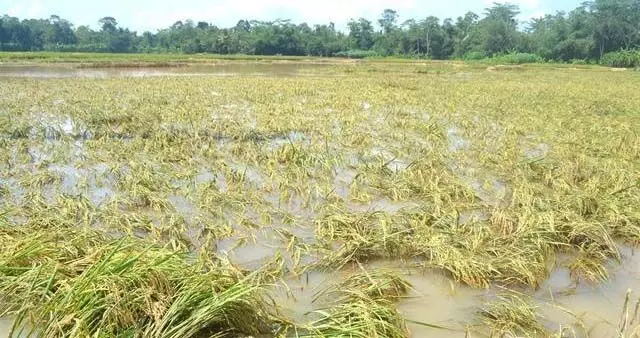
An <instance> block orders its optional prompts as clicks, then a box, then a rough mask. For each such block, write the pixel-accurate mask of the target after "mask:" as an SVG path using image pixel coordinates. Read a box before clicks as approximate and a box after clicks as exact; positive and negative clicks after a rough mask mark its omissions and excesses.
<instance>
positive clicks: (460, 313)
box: [400, 247, 640, 338]
mask: <svg viewBox="0 0 640 338" xmlns="http://www.w3.org/2000/svg"><path fill="white" fill-rule="evenodd" d="M622 256H623V261H622V264H621V265H612V266H611V279H610V280H609V281H607V282H605V283H603V284H602V285H599V286H591V285H584V284H578V285H576V284H575V283H574V282H573V281H572V280H571V278H570V277H569V271H568V269H566V268H559V269H557V270H555V271H554V272H552V274H551V276H550V278H549V279H548V280H547V281H546V282H545V283H544V284H543V285H542V286H541V287H540V289H538V290H537V291H527V292H525V293H527V294H530V295H531V296H532V297H533V300H534V304H535V305H536V306H538V313H539V314H540V315H541V316H542V318H541V322H542V323H543V324H544V325H545V326H546V327H547V328H548V329H549V330H550V331H551V332H553V333H558V332H560V330H561V328H565V332H566V333H568V332H570V333H569V335H568V336H570V337H573V336H574V333H575V336H576V337H615V336H616V334H617V330H618V323H619V321H620V318H621V314H622V311H623V306H624V301H625V297H626V294H627V291H628V290H632V291H635V292H634V293H633V294H632V297H631V301H630V305H629V308H630V309H629V312H631V314H632V313H633V307H634V306H635V304H636V302H637V301H638V299H639V298H638V297H640V253H635V254H634V252H633V250H632V249H630V248H628V247H623V249H622ZM407 279H408V280H409V281H410V282H411V283H412V284H413V287H414V289H415V290H414V291H413V292H412V294H411V295H410V296H411V298H409V299H407V300H405V301H403V302H402V303H401V304H400V311H401V312H402V313H403V314H404V315H405V316H406V318H407V319H408V320H409V321H410V322H409V327H410V329H411V331H412V334H413V337H443V338H444V337H465V334H466V327H467V325H470V324H471V325H472V324H478V322H477V320H478V316H477V313H478V311H479V310H480V309H481V308H482V307H483V305H484V304H486V303H487V302H489V301H491V300H492V299H494V297H495V295H496V294H497V292H500V290H479V289H471V288H468V287H464V286H459V285H456V284H454V283H452V282H451V281H450V280H449V279H448V278H446V277H444V276H441V275H438V274H434V273H427V274H412V275H408V276H407ZM411 321H417V322H425V323H428V324H433V325H438V326H443V327H446V328H448V329H450V330H442V329H434V328H429V327H425V326H422V325H419V324H415V323H411ZM636 325H637V323H636Z"/></svg>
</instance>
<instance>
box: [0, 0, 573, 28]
mask: <svg viewBox="0 0 640 338" xmlns="http://www.w3.org/2000/svg"><path fill="white" fill-rule="evenodd" d="M492 2H493V0H449V1H443V0H319V1H318V0H313V1H308V0H108V1H105V0H100V1H95V0H0V15H2V14H9V15H11V16H17V17H19V18H45V17H49V15H51V14H56V15H59V16H61V17H63V18H65V19H68V20H70V21H71V22H73V23H74V24H76V25H90V26H92V27H97V21H98V19H99V18H101V17H103V16H112V17H115V18H116V19H117V20H118V22H119V23H120V25H121V26H123V27H129V28H131V29H133V30H137V31H144V30H151V31H155V30H157V29H159V28H165V27H168V26H170V25H171V24H173V23H174V22H176V21H178V20H185V19H193V20H194V21H196V22H197V21H207V22H211V23H214V24H216V25H218V26H220V27H229V26H233V25H235V23H236V22H237V21H238V20H240V19H260V20H275V19H278V18H282V19H292V20H293V21H294V22H303V21H304V22H308V23H310V24H316V23H329V22H334V23H336V25H337V26H338V28H344V27H346V23H347V22H348V21H349V19H350V18H357V17H366V18H368V19H370V20H376V19H377V18H378V16H379V14H380V13H381V12H382V11H383V10H384V9H385V8H392V9H395V10H397V11H398V13H399V14H400V22H402V21H404V20H406V19H409V18H424V17H427V16H429V15H435V16H437V17H440V18H446V17H452V18H455V17H458V16H460V15H463V14H464V13H465V12H467V11H469V10H471V11H474V12H476V13H481V12H482V10H483V9H484V8H485V7H487V6H489V5H490V4H491V3H492ZM509 2H510V3H513V4H517V5H519V6H520V8H521V12H522V14H521V15H520V20H523V21H524V20H528V19H530V18H532V17H536V16H541V15H542V14H544V13H553V12H555V11H557V10H565V11H568V10H571V9H573V8H575V7H577V6H578V4H579V3H580V2H582V0H578V1H575V0H573V1H570V0H511V1H509Z"/></svg>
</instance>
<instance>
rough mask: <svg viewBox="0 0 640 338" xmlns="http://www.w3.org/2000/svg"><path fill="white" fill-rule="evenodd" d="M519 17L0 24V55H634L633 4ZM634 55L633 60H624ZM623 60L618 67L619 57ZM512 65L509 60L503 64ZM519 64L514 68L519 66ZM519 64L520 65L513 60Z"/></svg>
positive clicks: (498, 7)
mask: <svg viewBox="0 0 640 338" xmlns="http://www.w3.org/2000/svg"><path fill="white" fill-rule="evenodd" d="M518 14H519V8H518V6H516V5H511V4H497V3H496V4H494V5H493V6H491V7H489V8H487V9H486V11H485V12H484V13H483V15H482V16H480V15H478V14H476V13H472V12H469V13H466V14H465V15H464V16H460V17H458V18H457V19H456V20H453V19H444V20H441V19H439V18H437V17H433V16H429V17H427V18H424V19H420V18H415V19H411V20H407V21H405V22H402V23H399V22H398V13H397V12H396V11H394V10H391V9H387V10H385V11H384V12H383V13H382V15H381V16H380V19H379V20H378V22H377V23H378V26H379V27H376V25H375V24H374V23H373V22H371V21H369V20H367V19H365V18H359V19H353V20H351V21H350V22H349V23H348V30H347V32H341V31H339V30H337V29H336V27H335V25H334V24H333V23H330V24H327V25H314V26H311V25H309V24H307V23H300V24H294V23H292V22H290V21H289V20H278V21H274V22H263V21H247V20H240V21H239V22H238V23H237V25H235V26H234V27H229V28H220V27H217V26H216V25H215V24H212V23H208V22H198V23H194V22H192V21H190V20H186V21H184V22H183V21H178V22H176V23H174V24H173V25H172V26H171V27H168V28H166V29H161V30H159V31H158V32H156V33H152V32H144V33H142V34H138V33H137V32H134V31H131V30H129V29H127V28H122V27H119V26H118V22H117V20H116V19H115V18H112V17H104V18H102V19H100V21H99V24H100V29H99V30H97V31H96V30H93V29H91V28H90V27H87V26H79V27H74V26H73V24H72V23H70V22H68V21H66V20H64V19H62V18H60V17H58V16H55V15H54V16H51V17H50V18H49V19H24V20H20V19H18V18H14V17H9V16H3V17H0V50H4V51H42V50H45V51H70V52H71V51H73V52H111V53H167V52H169V53H176V52H177V53H187V54H193V53H210V54H220V55H224V54H247V55H289V56H291V55H299V56H302V55H309V56H343V57H352V58H363V57H372V56H391V55H393V56H402V57H412V58H428V59H452V58H457V59H469V58H485V57H494V56H500V55H504V54H514V53H527V54H532V55H533V56H532V58H529V59H527V60H526V61H527V62H530V61H538V60H542V59H544V60H553V61H562V62H580V60H581V62H584V61H586V60H602V59H603V58H604V57H605V54H607V53H613V52H618V51H620V50H635V49H637V48H639V47H640V27H639V26H638V24H637V23H638V22H640V3H639V2H638V1H637V0H595V1H591V2H585V3H583V4H582V5H580V6H578V7H577V8H576V9H574V10H573V11H571V12H569V13H564V12H558V13H556V14H547V15H545V16H544V17H540V18H534V19H532V20H531V21H529V22H526V23H520V22H518V21H517V16H518ZM631 56H633V60H632V61H628V58H629V57H631ZM620 57H624V61H617V60H616V59H617V58H620ZM620 57H618V56H614V55H609V56H608V57H606V58H604V60H603V62H604V63H605V64H609V65H614V66H634V65H637V64H638V63H640V62H639V61H638V58H639V57H638V53H637V52H633V53H624V54H623V55H622V56H620ZM509 60H511V59H509ZM516 61H517V60H516ZM520 61H525V60H524V59H520Z"/></svg>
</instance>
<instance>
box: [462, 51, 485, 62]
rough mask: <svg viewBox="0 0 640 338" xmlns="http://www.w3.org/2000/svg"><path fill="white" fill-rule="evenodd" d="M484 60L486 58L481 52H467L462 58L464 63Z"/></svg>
mask: <svg viewBox="0 0 640 338" xmlns="http://www.w3.org/2000/svg"><path fill="white" fill-rule="evenodd" d="M484 58H486V56H485V55H484V53H483V52H467V53H465V54H464V56H463V57H462V59H464V60H466V61H473V60H482V59H484Z"/></svg>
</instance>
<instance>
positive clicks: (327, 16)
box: [133, 0, 424, 29]
mask: <svg viewBox="0 0 640 338" xmlns="http://www.w3.org/2000/svg"><path fill="white" fill-rule="evenodd" d="M192 2H194V4H193V6H189V4H188V3H187V4H185V5H184V6H179V9H177V10H176V9H175V8H174V6H166V5H165V6H163V7H164V8H159V7H152V8H140V9H139V10H137V11H136V12H135V16H134V18H133V20H134V21H135V22H136V23H137V25H139V26H140V27H141V28H143V29H158V28H163V27H167V26H168V25H170V24H172V23H173V22H175V21H177V20H184V19H193V20H194V21H199V20H202V21H208V22H213V23H215V24H216V25H219V26H223V27H227V26H232V25H235V24H236V22H237V21H238V20H240V19H249V20H251V19H256V20H275V19H278V18H280V19H294V21H296V22H307V23H309V24H319V23H329V22H334V23H336V24H338V25H344V24H346V22H348V21H349V19H351V18H359V17H366V18H368V19H370V20H376V19H377V18H378V16H379V15H380V13H382V11H383V10H384V9H386V8H393V9H394V10H397V11H398V12H399V13H400V14H401V15H402V14H404V15H403V16H406V17H409V16H412V15H413V13H412V12H413V11H414V10H415V8H417V7H422V8H424V2H422V1H420V0H396V1H394V2H390V1H389V0H369V1H367V2H366V5H365V4H363V2H361V1H348V0H323V1H313V2H307V1H300V0H271V1H262V0H221V1H216V2H215V3H213V4H212V3H208V4H202V3H201V1H192ZM195 2H197V4H196V3H195ZM421 2H422V3H421Z"/></svg>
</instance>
